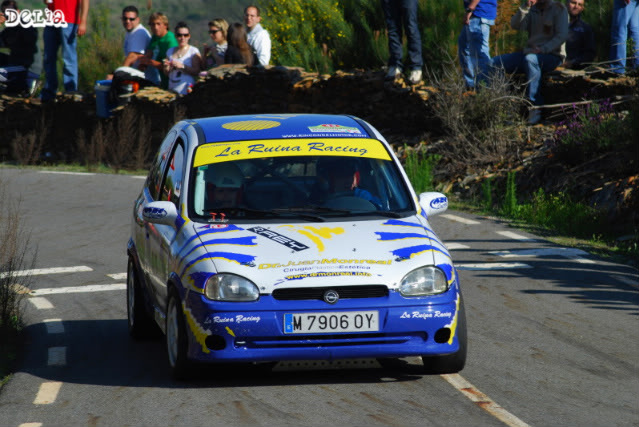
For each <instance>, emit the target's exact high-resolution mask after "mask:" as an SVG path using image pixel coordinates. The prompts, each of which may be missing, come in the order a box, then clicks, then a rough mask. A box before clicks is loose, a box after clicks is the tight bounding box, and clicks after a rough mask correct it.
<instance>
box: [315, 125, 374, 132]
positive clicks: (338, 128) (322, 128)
mask: <svg viewBox="0 0 639 427" xmlns="http://www.w3.org/2000/svg"><path fill="white" fill-rule="evenodd" d="M308 130H310V131H311V132H313V133H315V132H321V133H359V134H361V133H362V132H360V130H359V129H357V128H354V127H350V126H342V125H328V124H326V125H317V126H309V127H308Z"/></svg>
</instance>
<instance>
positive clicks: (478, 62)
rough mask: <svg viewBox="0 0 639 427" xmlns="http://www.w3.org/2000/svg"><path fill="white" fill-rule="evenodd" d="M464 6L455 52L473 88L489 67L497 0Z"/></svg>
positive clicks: (471, 0)
mask: <svg viewBox="0 0 639 427" xmlns="http://www.w3.org/2000/svg"><path fill="white" fill-rule="evenodd" d="M580 1H583V0H580ZM464 8H465V9H466V12H465V13H464V18H463V21H462V25H463V26H462V30H461V33H460V34H459V38H458V40H457V45H458V52H457V54H458V56H459V64H460V65H461V68H462V74H463V76H464V82H465V83H466V88H467V89H469V90H473V89H475V84H476V83H477V80H479V79H480V78H481V76H482V75H484V74H485V73H486V72H487V71H488V68H489V67H490V44H489V41H490V27H491V26H493V25H495V19H496V18H497V0H464Z"/></svg>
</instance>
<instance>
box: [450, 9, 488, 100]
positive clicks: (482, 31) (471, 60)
mask: <svg viewBox="0 0 639 427" xmlns="http://www.w3.org/2000/svg"><path fill="white" fill-rule="evenodd" d="M494 24H495V21H493V20H490V19H484V18H478V17H476V16H473V17H471V18H470V23H469V24H468V25H464V27H463V28H462V30H461V33H460V34H459V38H458V39H457V55H458V56H459V64H460V65H461V68H462V73H463V75H464V81H465V82H466V87H467V88H468V89H474V88H475V84H476V83H477V81H478V80H483V79H484V78H485V77H484V76H485V74H486V72H487V71H488V68H489V67H490V63H491V62H490V46H489V44H488V42H489V40H490V26H491V25H494Z"/></svg>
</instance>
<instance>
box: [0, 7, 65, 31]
mask: <svg viewBox="0 0 639 427" xmlns="http://www.w3.org/2000/svg"><path fill="white" fill-rule="evenodd" d="M4 16H5V17H6V18H7V20H6V21H5V23H4V24H5V25H6V26H7V27H17V26H18V25H19V26H21V27H25V28H29V27H36V28H42V27H47V26H49V27H56V28H67V27H68V26H69V24H67V21H65V19H64V12H62V11H61V10H57V9H56V10H49V9H44V10H41V9H34V10H28V9H23V10H21V11H20V12H18V11H17V10H15V9H5V11H4Z"/></svg>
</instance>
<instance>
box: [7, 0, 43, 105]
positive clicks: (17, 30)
mask: <svg viewBox="0 0 639 427" xmlns="http://www.w3.org/2000/svg"><path fill="white" fill-rule="evenodd" d="M19 14H20V10H19V9H18V5H17V3H16V2H15V1H14V0H5V1H3V2H2V4H1V5H0V25H1V26H3V27H5V28H4V30H2V32H0V47H5V48H8V49H9V54H6V53H0V69H1V70H4V72H0V83H2V84H4V85H6V92H7V93H10V94H19V93H22V92H24V91H25V90H26V89H27V75H28V72H29V68H31V66H32V65H33V62H34V60H35V55H36V53H37V52H38V47H37V42H38V30H37V29H36V28H34V27H33V26H30V27H25V26H22V25H20V23H18V25H14V26H8V25H7V22H8V21H7V20H8V19H16V18H17V17H18V16H19ZM2 80H5V81H4V82H3V81H2Z"/></svg>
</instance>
